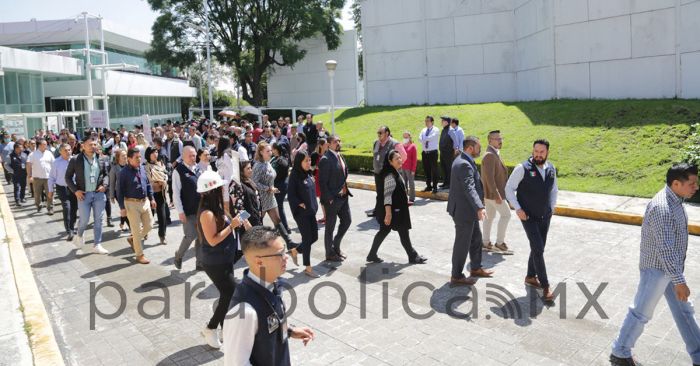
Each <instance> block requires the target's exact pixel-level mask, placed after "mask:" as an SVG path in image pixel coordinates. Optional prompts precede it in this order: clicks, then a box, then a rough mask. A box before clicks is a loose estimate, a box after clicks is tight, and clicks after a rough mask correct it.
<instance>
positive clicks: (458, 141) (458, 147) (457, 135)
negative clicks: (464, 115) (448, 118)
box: [450, 118, 464, 156]
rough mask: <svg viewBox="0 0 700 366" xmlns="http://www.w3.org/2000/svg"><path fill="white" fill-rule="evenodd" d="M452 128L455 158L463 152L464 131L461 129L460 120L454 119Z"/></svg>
mask: <svg viewBox="0 0 700 366" xmlns="http://www.w3.org/2000/svg"><path fill="white" fill-rule="evenodd" d="M450 127H452V142H454V147H455V156H456V155H458V154H459V153H460V152H461V151H462V144H463V143H464V130H463V129H462V127H459V120H458V119H457V118H453V119H452V122H450Z"/></svg>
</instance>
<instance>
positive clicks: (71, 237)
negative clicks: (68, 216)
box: [66, 233, 73, 241]
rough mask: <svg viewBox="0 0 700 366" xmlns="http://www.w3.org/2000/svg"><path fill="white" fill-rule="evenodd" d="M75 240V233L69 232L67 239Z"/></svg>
mask: <svg viewBox="0 0 700 366" xmlns="http://www.w3.org/2000/svg"><path fill="white" fill-rule="evenodd" d="M72 240H73V233H68V236H67V237H66V241H72Z"/></svg>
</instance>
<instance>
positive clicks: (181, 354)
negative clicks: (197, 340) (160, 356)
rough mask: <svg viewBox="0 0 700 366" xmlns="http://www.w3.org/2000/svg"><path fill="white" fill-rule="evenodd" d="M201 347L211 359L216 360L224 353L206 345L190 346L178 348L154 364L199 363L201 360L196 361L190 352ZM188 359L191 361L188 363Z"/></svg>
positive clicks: (161, 365) (157, 365) (160, 365)
mask: <svg viewBox="0 0 700 366" xmlns="http://www.w3.org/2000/svg"><path fill="white" fill-rule="evenodd" d="M201 348H204V349H205V350H206V352H207V353H208V354H209V355H211V356H212V360H218V359H220V358H221V357H224V353H223V352H221V351H219V350H214V349H211V348H208V347H206V346H201V345H197V346H192V347H189V348H185V349H182V350H179V351H177V352H175V353H173V354H172V355H170V356H168V357H167V358H165V359H164V360H162V361H160V362H158V363H157V364H156V366H166V365H182V364H188V365H189V364H193V365H194V364H200V363H201V362H197V361H195V360H194V359H192V357H191V356H190V355H191V354H192V353H195V352H197V351H200V349H201ZM188 361H191V363H188Z"/></svg>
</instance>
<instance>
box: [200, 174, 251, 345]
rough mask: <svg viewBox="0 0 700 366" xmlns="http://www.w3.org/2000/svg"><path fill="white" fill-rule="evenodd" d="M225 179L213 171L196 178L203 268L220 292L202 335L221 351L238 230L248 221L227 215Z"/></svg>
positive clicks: (231, 284) (229, 300)
mask: <svg viewBox="0 0 700 366" xmlns="http://www.w3.org/2000/svg"><path fill="white" fill-rule="evenodd" d="M223 186H224V180H223V179H221V177H220V176H219V174H217V173H216V172H215V171H213V170H208V171H205V172H204V173H202V175H201V176H199V178H198V179H197V193H199V194H200V195H201V202H202V203H201V205H200V206H199V210H198V212H197V217H199V220H197V234H198V236H199V240H200V242H201V243H202V258H201V260H202V265H203V267H204V271H205V272H206V274H207V276H208V277H209V279H211V281H212V282H213V283H214V286H216V289H217V290H219V303H218V304H217V305H216V309H215V310H214V314H213V315H212V317H211V319H210V320H209V323H208V324H207V326H206V327H205V328H204V329H203V330H202V336H203V337H204V340H205V341H206V342H207V344H208V345H209V346H210V347H212V348H217V349H218V348H221V342H220V340H219V338H220V337H219V331H218V329H219V327H222V328H223V326H224V318H225V317H226V312H227V311H228V307H229V304H230V303H231V297H233V293H234V290H235V289H236V282H235V281H234V279H233V263H234V260H235V258H236V251H237V249H238V242H239V237H238V234H237V230H236V229H238V228H242V227H243V226H244V225H245V222H244V221H243V220H241V218H240V217H239V216H236V217H234V218H233V219H229V217H228V216H227V215H226V214H225V213H224V193H223V191H222V188H221V187H223Z"/></svg>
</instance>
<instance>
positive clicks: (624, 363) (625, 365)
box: [610, 354, 641, 366]
mask: <svg viewBox="0 0 700 366" xmlns="http://www.w3.org/2000/svg"><path fill="white" fill-rule="evenodd" d="M610 364H611V365H613V366H641V364H639V363H637V362H635V361H634V359H633V358H632V357H630V358H621V357H617V356H615V355H613V354H611V355H610Z"/></svg>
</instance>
